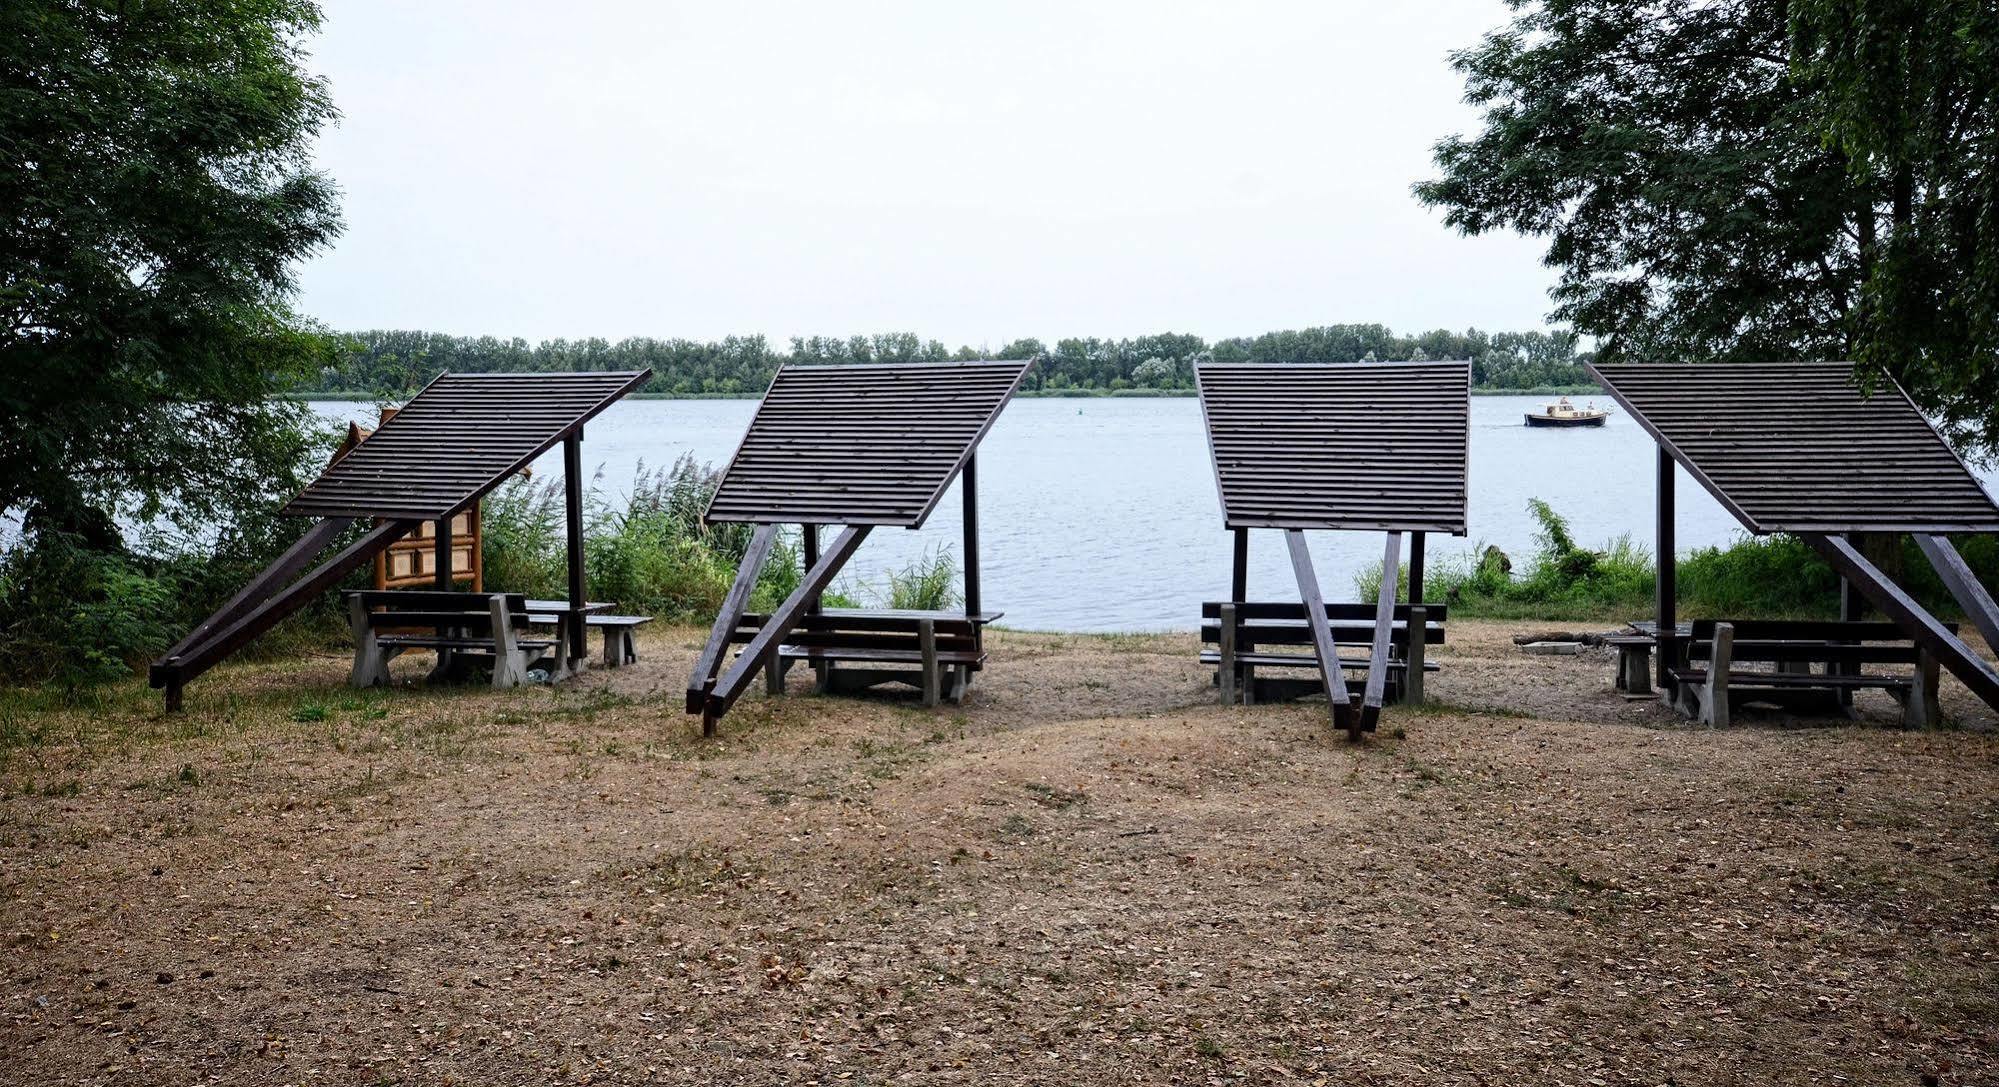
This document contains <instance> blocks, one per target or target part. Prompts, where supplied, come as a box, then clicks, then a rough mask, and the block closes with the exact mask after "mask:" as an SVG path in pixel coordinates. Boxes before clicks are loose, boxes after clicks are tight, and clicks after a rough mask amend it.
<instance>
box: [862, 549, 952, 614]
mask: <svg viewBox="0 0 1999 1087" xmlns="http://www.w3.org/2000/svg"><path fill="white" fill-rule="evenodd" d="M957 577H958V563H957V561H956V560H955V559H953V558H952V557H951V551H950V549H949V548H944V547H940V548H937V549H935V550H933V551H926V552H924V553H923V554H921V555H919V556H917V557H916V558H914V559H911V560H910V562H909V564H908V565H906V566H904V567H903V568H902V569H900V570H891V571H889V572H888V575H887V582H888V585H887V592H885V593H883V594H882V604H883V606H885V607H890V608H906V609H909V610H911V611H942V610H944V609H946V608H952V607H956V606H957V605H958V602H959V600H961V599H962V598H961V597H960V596H959V595H958V589H957V585H956V582H957Z"/></svg>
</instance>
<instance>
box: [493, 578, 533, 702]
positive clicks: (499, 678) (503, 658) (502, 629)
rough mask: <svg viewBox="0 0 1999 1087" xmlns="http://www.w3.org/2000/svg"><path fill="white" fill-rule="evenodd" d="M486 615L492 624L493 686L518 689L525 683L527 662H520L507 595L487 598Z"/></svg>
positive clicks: (519, 652)
mask: <svg viewBox="0 0 1999 1087" xmlns="http://www.w3.org/2000/svg"><path fill="white" fill-rule="evenodd" d="M486 608H487V614H488V615H489V616H490V617H491V619H490V621H491V622H492V624H493V686H494V687H518V686H520V685H521V684H523V683H526V682H527V678H528V669H527V662H526V661H523V660H521V650H520V647H519V646H518V645H516V644H515V643H516V641H517V639H516V638H515V636H514V621H513V616H512V615H510V614H508V612H507V594H505V593H494V594H493V595H492V596H491V597H489V598H487V605H486Z"/></svg>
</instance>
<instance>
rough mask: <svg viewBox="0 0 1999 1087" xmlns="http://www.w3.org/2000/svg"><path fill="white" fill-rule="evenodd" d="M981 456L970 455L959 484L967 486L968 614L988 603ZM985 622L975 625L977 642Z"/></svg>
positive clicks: (966, 583)
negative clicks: (983, 581)
mask: <svg viewBox="0 0 1999 1087" xmlns="http://www.w3.org/2000/svg"><path fill="white" fill-rule="evenodd" d="M978 469H979V458H978V457H977V455H975V454H967V455H966V457H965V467H964V468H963V470H961V471H960V472H959V473H958V484H959V486H961V487H963V488H964V497H965V556H964V559H963V561H962V564H961V568H962V569H963V570H964V571H965V614H966V615H967V616H973V615H977V614H979V613H980V609H981V608H983V607H984V602H983V601H982V600H981V598H980V596H979V471H978ZM983 627H984V624H983V623H974V624H972V631H973V634H972V637H973V639H974V641H973V644H974V645H977V644H978V642H977V639H978V636H979V635H978V631H979V630H980V629H982V628H983Z"/></svg>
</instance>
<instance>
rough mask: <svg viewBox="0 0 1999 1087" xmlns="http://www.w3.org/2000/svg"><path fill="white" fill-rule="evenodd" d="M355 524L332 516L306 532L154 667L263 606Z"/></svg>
mask: <svg viewBox="0 0 1999 1087" xmlns="http://www.w3.org/2000/svg"><path fill="white" fill-rule="evenodd" d="M353 523H354V518H352V517H328V518H326V519H325V520H322V521H319V522H317V523H315V524H314V525H313V526H312V527H310V528H308V529H306V530H305V534H304V535H303V536H300V537H299V538H298V542H297V543H295V544H292V545H291V546H290V547H288V548H286V549H285V552H284V554H282V555H279V556H278V557H277V558H276V559H275V560H273V561H272V563H271V564H270V565H269V566H266V567H264V569H263V572H262V573H259V574H258V575H257V576H256V577H253V578H251V579H250V581H249V583H248V584H246V585H244V586H243V587H242V588H241V589H238V590H237V591H236V595H235V596H232V597H230V598H229V602H228V603H226V604H224V605H222V606H221V607H219V608H217V609H215V614H213V615H211V616H209V617H208V618H206V619H203V620H202V621H201V622H200V623H199V624H197V625H196V626H195V628H194V629H193V630H190V631H188V632H187V637H185V638H182V639H181V640H180V641H178V642H175V643H174V646H173V648H172V649H169V650H167V651H166V652H165V653H162V654H160V660H159V662H157V663H155V664H154V667H156V668H157V667H159V665H160V664H163V663H165V661H166V659H167V658H168V657H174V656H179V655H180V654H182V653H185V652H187V650H188V648H189V647H190V646H192V645H194V643H196V642H198V641H200V640H201V639H202V638H203V637H205V636H206V635H207V634H208V633H209V632H210V631H214V630H219V629H221V628H222V627H223V626H225V625H227V624H229V623H231V622H234V621H235V620H236V619H238V618H240V617H241V616H242V615H243V614H244V613H245V612H247V611H249V610H250V609H251V608H253V607H256V606H257V605H258V604H260V603H262V602H263V601H264V599H265V598H267V597H268V596H270V594H271V592H272V590H274V589H275V588H277V587H278V586H281V585H283V584H284V583H286V582H288V581H290V580H291V579H292V578H295V577H297V576H298V574H299V571H301V570H304V569H305V567H306V564H307V563H309V562H311V561H312V557H313V556H314V555H317V554H319V553H320V552H321V551H324V550H326V546H327V545H328V544H330V543H332V542H333V541H334V540H335V539H336V538H338V537H339V535H340V534H341V533H342V532H345V531H347V527H348V526H349V525H352V524H353ZM153 686H155V687H158V686H159V684H158V683H155V684H153Z"/></svg>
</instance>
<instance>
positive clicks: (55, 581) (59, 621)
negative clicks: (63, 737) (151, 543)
mask: <svg viewBox="0 0 1999 1087" xmlns="http://www.w3.org/2000/svg"><path fill="white" fill-rule="evenodd" d="M180 603H181V598H180V595H179V593H178V591H177V586H175V585H174V584H173V583H172V582H171V581H170V580H163V579H161V578H159V577H156V576H153V575H152V574H151V573H149V572H146V571H144V570H142V569H141V568H140V563H139V561H138V560H135V559H133V558H131V557H129V556H126V555H122V554H107V553H104V552H97V551H91V550H89V549H87V548H85V547H84V546H83V545H82V543H81V541H79V540H77V539H75V538H73V537H70V536H68V535H65V534H62V533H55V532H44V533H38V534H36V535H35V536H34V537H33V538H32V539H31V540H27V541H23V542H22V543H20V544H19V545H17V546H15V547H14V548H12V549H11V550H9V551H7V552H6V554H5V556H4V559H0V615H4V616H5V617H6V620H7V624H6V627H5V629H4V631H0V647H4V650H5V652H6V654H7V656H8V659H9V660H10V661H11V662H12V666H13V668H14V669H15V671H16V674H17V675H19V676H23V677H26V678H29V679H32V680H34V681H37V682H48V683H55V684H57V685H59V686H62V687H66V688H71V689H74V688H78V687H82V686H87V685H89V684H94V683H100V682H104V681H106V680H112V679H117V678H120V677H122V676H127V675H130V674H131V672H132V669H133V668H134V667H136V666H138V665H140V664H141V663H143V662H145V661H147V660H150V659H151V658H152V657H154V656H155V655H157V654H158V653H160V652H161V651H163V650H165V649H166V647H167V646H168V645H169V644H171V643H172V641H173V639H174V637H175V636H176V634H177V632H178V630H179V620H180V617H181V607H180Z"/></svg>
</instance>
